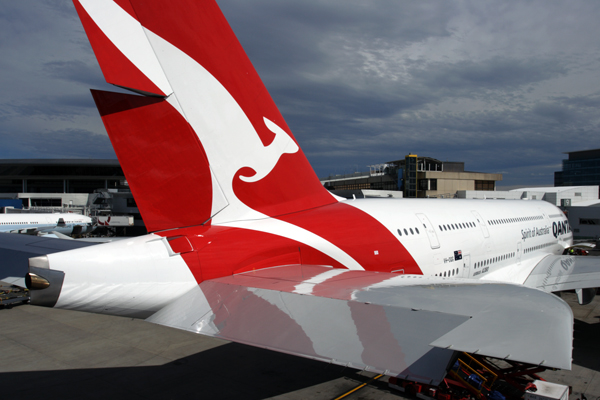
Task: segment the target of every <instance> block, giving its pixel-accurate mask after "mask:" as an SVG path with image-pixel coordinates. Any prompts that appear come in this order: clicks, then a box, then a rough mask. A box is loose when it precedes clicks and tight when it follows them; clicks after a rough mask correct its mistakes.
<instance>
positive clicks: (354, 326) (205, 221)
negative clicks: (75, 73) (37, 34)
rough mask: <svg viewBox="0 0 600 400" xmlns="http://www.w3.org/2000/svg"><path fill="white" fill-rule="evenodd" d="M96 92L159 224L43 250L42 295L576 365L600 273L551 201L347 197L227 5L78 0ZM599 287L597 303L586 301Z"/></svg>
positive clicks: (325, 352) (328, 346)
mask: <svg viewBox="0 0 600 400" xmlns="http://www.w3.org/2000/svg"><path fill="white" fill-rule="evenodd" d="M74 3H75V7H76V9H77V12H78V14H79V16H80V18H81V21H82V23H83V25H84V27H85V30H86V33H87V35H88V37H89V39H90V42H91V44H92V47H93V48H94V51H95V53H96V57H97V59H98V61H99V63H100V66H101V68H102V71H103V73H104V75H105V78H106V80H107V81H108V82H109V83H112V84H114V85H117V86H119V87H122V88H126V89H129V90H131V91H132V92H134V93H135V94H121V93H111V92H101V91H92V94H93V97H94V100H95V101H96V105H97V107H98V110H99V111H100V115H101V117H102V120H103V122H104V124H105V126H106V129H107V131H108V134H109V136H110V139H111V141H112V144H113V146H114V148H115V151H116V153H117V156H118V158H119V161H120V163H121V166H122V167H123V170H124V172H125V175H126V177H127V181H128V182H129V184H130V186H131V190H132V192H133V195H134V197H135V199H136V202H137V205H138V207H139V209H140V212H141V214H142V217H143V219H144V222H145V223H146V226H147V227H148V230H149V231H150V232H152V233H150V234H148V235H146V236H141V237H136V238H131V239H127V240H123V241H119V242H115V243H108V244H102V245H98V246H94V247H88V248H84V249H78V250H72V251H66V252H61V253H55V254H50V255H48V256H44V257H37V258H32V259H30V274H29V278H28V279H29V280H30V283H31V286H32V288H34V289H35V288H41V287H45V288H44V289H43V290H35V291H33V292H32V303H34V304H40V305H46V306H53V307H61V308H67V309H74V310H81V311H90V312H98V313H107V314H114V315H123V316H131V317H138V318H147V319H148V320H149V321H151V322H155V323H159V324H164V325H168V326H173V327H176V328H180V329H186V330H190V331H194V332H198V333H201V334H206V335H211V336H217V337H221V338H225V339H229V340H234V341H238V342H242V343H248V344H252V345H256V346H261V347H265V348H269V349H274V350H278V351H282V352H286V353H291V354H296V355H300V356H304V357H310V358H314V359H319V360H323V361H327V362H333V363H337V364H343V365H348V366H351V367H354V368H359V369H368V370H372V371H378V372H382V373H385V374H388V375H394V376H400V377H407V376H409V377H410V378H411V379H413V380H423V381H427V382H431V381H433V382H438V381H439V380H440V379H442V377H443V376H444V372H445V370H446V368H447V367H448V365H449V363H450V362H451V361H452V360H453V357H454V356H455V354H456V352H457V351H467V352H471V353H479V354H485V355H489V356H493V357H498V358H506V359H510V360H516V361H521V362H526V363H531V364H539V365H542V366H547V367H556V368H570V365H571V346H572V324H573V319H572V314H571V310H570V308H569V307H568V306H567V305H566V304H565V303H564V302H563V301H562V300H560V298H558V297H556V296H553V295H551V294H548V292H554V291H560V290H567V289H579V291H580V294H581V293H583V294H582V297H586V296H584V294H585V295H589V293H590V292H589V291H586V292H583V291H582V289H583V288H590V287H596V286H600V280H599V278H600V274H599V273H598V267H597V265H596V264H595V263H593V262H592V261H590V260H591V259H592V258H586V257H571V256H562V254H563V251H564V249H565V248H567V247H569V246H571V245H572V234H571V232H570V230H569V226H568V223H567V220H566V218H565V216H564V214H563V213H562V212H561V211H560V210H559V209H558V208H556V207H554V206H553V205H550V204H548V203H546V202H542V201H490V200H443V199H440V200H434V199H400V200H397V199H361V200H348V201H346V200H341V199H339V198H337V197H335V196H333V195H332V194H330V193H329V192H328V191H327V190H325V189H324V188H323V186H322V185H321V184H320V182H319V180H318V179H317V177H316V176H315V174H314V172H313V170H312V168H311V167H310V165H309V163H308V161H307V159H306V157H305V155H304V153H303V152H302V150H301V149H300V147H299V146H298V143H297V142H296V140H295V138H294V136H293V135H292V133H291V131H290V129H289V127H288V126H287V124H286V123H285V121H284V119H283V117H282V116H281V114H280V112H279V111H278V109H277V107H276V106H275V104H274V102H273V100H272V99H271V97H270V95H269V93H268V92H267V90H266V88H265V87H264V85H263V84H262V82H261V80H260V78H259V77H258V75H257V73H256V71H255V70H254V68H253V67H252V64H251V63H250V61H249V59H248V58H247V56H246V54H245V53H244V51H243V49H242V47H241V45H240V44H239V42H238V40H237V39H236V37H235V35H234V33H233V31H232V30H231V28H230V27H229V25H228V23H227V21H226V20H225V18H224V16H223V15H222V13H221V11H220V10H219V8H218V6H217V4H216V3H215V1H214V0H174V1H166V0H75V1H74ZM588 297H589V296H588Z"/></svg>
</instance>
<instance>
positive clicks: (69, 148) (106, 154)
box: [0, 129, 116, 158]
mask: <svg viewBox="0 0 600 400" xmlns="http://www.w3.org/2000/svg"><path fill="white" fill-rule="evenodd" d="M9 139H10V140H11V141H12V146H11V148H10V149H8V148H6V147H3V148H1V149H0V157H1V158H116V157H115V153H114V151H113V149H112V146H111V144H110V141H109V140H108V137H107V136H105V135H98V134H95V133H94V132H90V131H86V130H81V129H80V130H77V129H66V130H54V131H53V130H46V131H45V132H32V131H27V132H21V133H20V134H19V135H16V136H15V135H10V136H9V137H7V135H4V134H0V140H2V141H3V142H4V141H5V140H9Z"/></svg>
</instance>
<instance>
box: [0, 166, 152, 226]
mask: <svg viewBox="0 0 600 400" xmlns="http://www.w3.org/2000/svg"><path fill="white" fill-rule="evenodd" d="M5 207H13V208H15V210H12V209H11V210H10V211H17V212H18V211H31V212H74V213H79V214H84V215H89V216H91V217H93V218H96V219H98V220H99V221H103V222H106V221H108V217H111V218H110V221H111V222H110V223H111V225H110V226H113V227H114V228H115V229H117V228H118V229H120V230H123V228H124V229H126V234H127V235H128V236H131V235H137V234H143V233H146V229H145V226H144V223H143V221H142V218H141V215H140V212H139V210H138V208H137V206H136V203H135V199H134V198H133V195H132V194H131V190H130V189H129V186H128V184H127V181H126V179H125V175H124V173H123V170H122V169H121V166H120V164H119V161H118V160H111V159H102V160H94V159H4V160H0V211H4V212H8V211H9V210H3V208H5ZM119 217H127V218H119ZM129 217H133V221H134V222H133V226H131V225H130V220H131V219H130V218H129ZM119 221H122V222H119Z"/></svg>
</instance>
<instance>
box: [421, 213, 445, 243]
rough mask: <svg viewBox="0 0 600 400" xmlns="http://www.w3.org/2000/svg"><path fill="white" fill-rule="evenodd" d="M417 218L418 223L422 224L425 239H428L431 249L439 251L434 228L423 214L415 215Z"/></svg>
mask: <svg viewBox="0 0 600 400" xmlns="http://www.w3.org/2000/svg"><path fill="white" fill-rule="evenodd" d="M417 218H419V221H421V224H423V229H425V232H426V233H427V238H428V239H429V244H430V245H431V248H432V249H439V248H440V241H439V240H438V237H437V234H436V233H435V228H434V227H433V225H432V224H431V222H429V218H427V216H426V215H425V214H417Z"/></svg>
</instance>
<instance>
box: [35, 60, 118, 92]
mask: <svg viewBox="0 0 600 400" xmlns="http://www.w3.org/2000/svg"><path fill="white" fill-rule="evenodd" d="M42 70H43V71H44V72H46V73H47V74H48V76H49V77H51V78H55V79H64V80H67V81H72V82H79V83H83V84H85V85H89V86H90V87H99V86H105V85H106V81H105V80H104V78H103V77H102V75H101V73H100V69H99V68H98V65H97V64H94V66H90V65H87V64H86V63H84V62H83V61H80V60H72V61H50V62H47V63H44V64H42Z"/></svg>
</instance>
